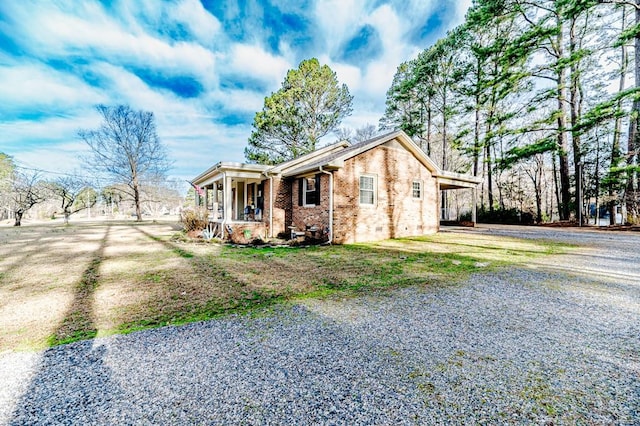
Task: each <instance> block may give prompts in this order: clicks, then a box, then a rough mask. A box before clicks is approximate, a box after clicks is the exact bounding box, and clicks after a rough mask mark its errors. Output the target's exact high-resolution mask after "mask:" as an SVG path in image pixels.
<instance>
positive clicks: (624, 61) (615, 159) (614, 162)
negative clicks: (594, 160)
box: [596, 7, 629, 225]
mask: <svg viewBox="0 0 640 426" xmlns="http://www.w3.org/2000/svg"><path fill="white" fill-rule="evenodd" d="M626 22H627V9H626V7H623V8H622V26H621V29H620V32H622V31H624V30H625V27H626ZM628 65H629V57H628V55H627V47H626V45H625V44H624V43H621V45H620V79H619V81H618V92H622V91H623V90H624V87H625V84H626V75H627V68H628ZM621 107H622V100H620V101H618V104H617V105H616V109H617V110H620V108H621ZM621 136H622V117H621V116H619V115H618V116H616V120H615V125H614V130H613V143H612V144H611V163H610V165H609V170H610V171H611V172H610V173H612V172H613V169H614V168H616V167H619V166H620V160H621V154H620V138H621ZM618 189H619V188H616V187H615V184H614V183H613V182H612V183H610V184H609V202H608V203H607V209H608V210H609V225H615V224H616V204H617V202H618V201H619V194H618ZM597 207H598V206H597V205H596V208H597Z"/></svg>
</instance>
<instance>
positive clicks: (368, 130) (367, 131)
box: [353, 124, 379, 142]
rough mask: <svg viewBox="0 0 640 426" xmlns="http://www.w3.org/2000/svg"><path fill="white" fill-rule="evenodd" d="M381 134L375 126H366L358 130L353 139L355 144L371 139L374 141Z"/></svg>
mask: <svg viewBox="0 0 640 426" xmlns="http://www.w3.org/2000/svg"><path fill="white" fill-rule="evenodd" d="M378 134H379V132H378V129H376V126H374V125H373V124H365V125H364V126H362V127H359V128H358V129H356V133H355V135H354V137H353V141H354V142H363V141H366V140H369V139H373V138H374V137H376V136H377V135H378Z"/></svg>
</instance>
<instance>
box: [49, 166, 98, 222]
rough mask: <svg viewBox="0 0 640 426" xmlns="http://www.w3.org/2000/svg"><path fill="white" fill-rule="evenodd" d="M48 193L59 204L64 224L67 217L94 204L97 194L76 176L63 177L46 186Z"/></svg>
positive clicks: (85, 181) (82, 179) (84, 180)
mask: <svg viewBox="0 0 640 426" xmlns="http://www.w3.org/2000/svg"><path fill="white" fill-rule="evenodd" d="M48 186H49V189H50V191H51V192H52V193H53V195H54V196H55V197H57V198H58V199H59V200H60V202H61V205H60V208H62V213H63V214H64V223H65V224H67V223H69V217H70V216H71V215H72V214H75V213H78V212H80V211H82V210H85V209H87V208H90V207H93V206H94V205H95V204H96V200H97V193H96V191H95V190H94V189H93V188H92V187H91V185H90V184H89V182H87V179H85V178H82V177H80V176H78V175H70V176H63V177H60V178H58V179H56V180H55V181H53V182H50V183H49V184H48Z"/></svg>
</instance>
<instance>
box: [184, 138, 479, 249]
mask: <svg viewBox="0 0 640 426" xmlns="http://www.w3.org/2000/svg"><path fill="white" fill-rule="evenodd" d="M480 182H481V180H480V179H479V178H476V177H472V176H468V175H461V174H458V173H452V172H447V171H442V170H440V169H439V168H438V167H437V166H436V165H435V164H434V163H433V161H432V160H431V159H430V158H429V157H427V156H426V155H425V153H424V152H423V151H422V150H421V149H420V148H419V147H418V146H417V145H416V144H415V143H414V142H413V141H412V140H411V138H409V137H408V136H407V135H406V134H405V133H404V132H401V131H399V132H393V133H389V134H386V135H382V136H379V137H376V138H374V139H370V140H367V141H364V142H360V143H357V144H353V145H350V144H349V143H348V142H346V141H343V142H338V143H336V144H333V145H330V146H327V147H324V148H321V149H318V150H316V151H314V152H311V153H309V154H306V155H303V156H301V157H298V158H296V159H293V160H290V161H287V162H284V163H281V164H278V165H275V166H265V165H259V164H242V163H227V162H221V163H217V164H216V165H214V166H213V167H211V168H209V169H208V170H206V171H204V172H203V173H201V174H200V175H198V176H197V177H196V178H195V179H193V181H192V183H193V184H194V185H196V186H198V187H201V188H203V189H204V191H203V194H204V196H202V197H198V198H199V199H198V200H197V202H198V203H199V204H201V205H205V206H207V208H208V209H209V211H210V216H209V221H210V226H211V229H212V230H214V231H215V232H216V233H217V234H218V236H220V237H223V238H230V239H232V240H235V241H238V242H244V241H247V240H250V239H252V238H255V237H257V236H267V237H275V236H281V237H286V238H289V237H290V236H294V237H295V236H300V235H306V236H309V237H315V238H317V239H321V240H325V241H331V242H332V243H337V244H342V243H354V242H365V241H375V240H383V239H388V238H397V237H406V236H416V235H424V234H429V233H434V232H437V231H438V228H439V212H440V207H439V204H440V201H439V200H440V197H439V194H440V191H443V190H451V189H461V188H470V189H472V190H473V192H474V199H475V188H476V187H477V186H478V185H479V184H480ZM474 204H475V203H474ZM472 211H473V210H472ZM473 219H474V221H475V212H473Z"/></svg>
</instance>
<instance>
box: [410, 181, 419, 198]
mask: <svg viewBox="0 0 640 426" xmlns="http://www.w3.org/2000/svg"><path fill="white" fill-rule="evenodd" d="M411 194H412V195H413V198H422V181H421V180H414V181H413V182H412V183H411Z"/></svg>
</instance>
